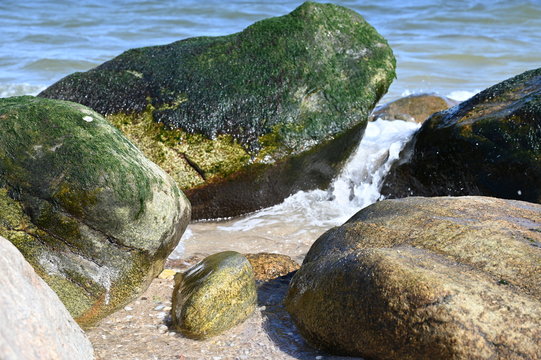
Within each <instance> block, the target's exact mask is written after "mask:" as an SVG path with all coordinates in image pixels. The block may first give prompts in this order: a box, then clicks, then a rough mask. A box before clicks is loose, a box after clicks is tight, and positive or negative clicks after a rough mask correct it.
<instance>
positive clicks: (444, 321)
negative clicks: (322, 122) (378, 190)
mask: <svg viewBox="0 0 541 360" xmlns="http://www.w3.org/2000/svg"><path fill="white" fill-rule="evenodd" d="M286 308H287V310H288V311H289V312H290V313H291V315H292V317H293V319H294V320H295V323H296V324H297V327H298V328H299V330H300V331H301V333H302V334H303V336H304V337H305V338H306V339H307V340H308V341H309V342H311V343H312V344H314V345H315V346H317V347H321V348H324V349H327V350H328V351H330V352H333V353H340V354H348V355H355V356H362V357H365V358H367V359H412V360H413V359H415V360H421V359H502V360H503V359H541V327H540V326H539V325H540V324H541V205H538V204H532V203H527V202H522V201H516V200H502V199H494V198H487V197H459V198H451V197H445V198H418V197H411V198H406V199H401V200H384V201H381V202H379V203H376V204H374V205H371V206H369V207H367V208H365V209H363V210H361V211H360V212H359V213H357V214H356V215H355V216H354V217H352V218H351V219H350V220H349V221H348V222H347V223H345V224H344V225H343V226H341V227H336V228H334V229H331V230H329V231H328V232H326V233H325V234H323V235H322V236H321V237H320V238H319V239H318V240H317V241H316V242H315V243H314V245H313V246H312V247H311V249H310V251H309V252H308V254H307V256H306V259H305V261H304V263H303V265H302V266H301V269H300V270H299V271H298V272H297V273H296V275H295V276H294V277H293V280H292V282H291V284H290V288H289V292H288V295H287V298H286Z"/></svg>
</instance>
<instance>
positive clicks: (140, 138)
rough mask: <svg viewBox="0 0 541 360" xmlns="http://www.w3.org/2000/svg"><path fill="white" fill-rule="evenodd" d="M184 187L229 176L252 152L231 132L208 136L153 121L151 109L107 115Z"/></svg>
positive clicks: (248, 158) (247, 159) (243, 164)
mask: <svg viewBox="0 0 541 360" xmlns="http://www.w3.org/2000/svg"><path fill="white" fill-rule="evenodd" d="M107 118H108V120H109V121H110V122H111V123H112V124H113V125H115V126H116V127H117V128H118V129H120V130H121V131H122V132H123V133H124V134H125V135H126V136H127V137H128V139H130V140H131V141H132V142H133V143H134V144H136V145H137V147H138V148H139V149H141V151H143V153H144V154H145V155H146V156H147V157H148V158H149V159H150V160H152V161H153V162H155V163H156V164H157V165H159V166H160V167H161V168H162V169H164V170H165V171H166V172H167V173H169V175H171V176H172V177H173V178H174V179H175V180H176V181H177V184H178V185H179V186H180V188H182V189H189V188H192V187H195V186H198V185H201V184H203V183H205V182H206V181H211V180H212V179H213V178H214V177H226V176H228V175H229V174H232V173H234V172H236V171H238V170H240V169H242V168H243V167H245V166H247V165H248V164H249V163H250V159H251V157H250V155H249V154H248V152H247V151H246V150H245V149H244V148H243V147H242V146H241V145H240V144H239V143H238V142H237V141H235V140H234V139H233V137H232V136H231V135H218V136H217V137H216V138H215V139H208V138H206V137H205V136H203V135H201V134H190V133H188V132H186V131H183V130H181V129H168V128H167V126H165V125H164V124H163V123H157V122H155V121H153V119H152V115H151V112H150V111H145V112H144V113H141V114H130V115H125V114H116V115H110V116H108V117H107Z"/></svg>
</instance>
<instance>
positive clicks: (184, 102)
mask: <svg viewBox="0 0 541 360" xmlns="http://www.w3.org/2000/svg"><path fill="white" fill-rule="evenodd" d="M394 77H395V59H394V57H393V54H392V51H391V49H390V47H389V46H388V44H387V42H386V41H385V39H384V38H383V37H382V36H381V35H379V34H378V33H377V32H376V30H375V29H374V28H373V27H372V26H370V25H369V24H368V23H367V22H366V21H365V20H364V19H363V18H362V17H361V16H360V15H359V14H357V13H355V12H354V11H352V10H349V9H346V8H343V7H340V6H336V5H332V4H318V3H312V2H307V3H304V4H303V5H301V6H300V7H298V8H297V9H295V10H294V11H293V12H291V13H290V14H288V15H285V16H281V17H276V18H270V19H266V20H263V21H259V22H257V23H255V24H253V25H251V26H249V27H248V28H246V29H245V30H244V31H242V32H239V33H236V34H232V35H228V36H221V37H198V38H190V39H186V40H182V41H178V42H174V43H172V44H169V45H164V46H153V47H146V48H140V49H133V50H129V51H127V52H125V53H123V54H122V55H120V56H118V57H116V58H114V59H113V60H111V61H108V62H106V63H104V64H102V65H100V66H98V67H97V68H95V69H92V70H90V71H88V72H85V73H74V74H72V75H69V76H67V77H66V78H64V79H62V80H60V81H59V82H57V83H56V84H54V85H52V86H51V87H49V88H48V89H46V90H45V91H43V92H42V93H41V94H40V95H39V96H42V97H48V98H57V99H62V100H71V101H75V102H78V103H81V104H84V105H87V106H89V107H91V108H93V109H94V110H96V111H98V112H100V113H102V114H104V115H107V118H108V120H110V121H111V122H112V123H113V124H114V125H115V126H117V127H118V128H119V129H121V130H122V131H123V132H124V133H125V134H126V135H127V136H128V137H129V138H130V140H132V141H133V142H134V143H135V144H136V145H137V146H138V147H139V148H140V149H141V150H142V151H143V152H144V153H145V154H146V155H147V156H148V157H149V158H150V159H151V160H152V161H154V162H155V163H157V164H158V165H160V166H161V167H162V168H163V169H165V170H166V171H167V172H168V173H169V174H170V175H172V176H173V178H174V179H175V180H176V181H177V182H178V184H179V186H180V187H181V189H182V190H184V191H185V192H186V195H187V196H188V198H189V199H190V201H191V202H192V206H193V211H194V213H193V217H194V218H195V219H198V218H210V217H224V216H233V215H238V214H241V213H245V212H248V211H253V210H256V209H259V208H261V207H265V206H269V205H273V204H276V203H279V202H281V201H282V200H283V199H284V198H285V197H287V196H288V195H290V194H292V193H294V192H296V191H298V190H301V189H312V188H317V187H320V188H323V187H326V186H327V185H328V184H329V182H330V180H331V179H332V178H333V177H334V176H335V175H336V173H337V171H338V169H339V168H340V166H341V165H342V163H343V161H344V160H345V159H347V157H348V156H349V155H350V153H351V151H352V150H353V148H354V147H355V146H356V145H357V144H358V142H359V140H360V138H361V137H362V133H363V130H364V128H365V126H366V120H367V116H368V115H369V114H370V112H371V110H372V109H373V107H374V106H375V104H376V103H377V101H378V100H379V99H380V97H381V96H382V95H383V94H384V93H385V92H386V91H387V88H388V86H389V85H390V83H391V81H392V80H393V78H394Z"/></svg>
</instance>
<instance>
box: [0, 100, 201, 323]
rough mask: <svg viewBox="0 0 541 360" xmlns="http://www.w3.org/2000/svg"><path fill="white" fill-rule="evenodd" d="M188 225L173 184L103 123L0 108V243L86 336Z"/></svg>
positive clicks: (78, 112)
mask: <svg viewBox="0 0 541 360" xmlns="http://www.w3.org/2000/svg"><path fill="white" fill-rule="evenodd" d="M189 218H190V205H189V202H188V201H187V199H186V198H185V197H184V195H183V194H182V192H181V191H180V190H179V189H178V187H177V185H176V184H175V182H174V181H173V179H172V178H171V177H170V176H169V175H167V174H166V173H165V172H164V171H163V170H161V169H160V168H159V167H158V166H156V164H154V163H152V162H151V161H149V160H148V159H146V158H145V157H144V155H143V153H142V152H141V151H139V150H138V149H137V148H136V147H135V146H134V145H133V144H132V143H130V142H129V141H128V140H127V139H126V138H125V137H124V136H123V135H122V134H121V133H120V131H118V130H117V129H115V128H114V127H113V126H111V125H110V124H109V123H108V122H107V121H106V120H105V119H104V118H103V117H102V116H101V115H99V114H97V113H96V112H94V111H92V110H90V109H89V108H87V107H84V106H82V105H79V104H75V103H70V102H66V101H58V100H49V99H41V98H34V97H30V96H24V97H15V98H5V99H0V235H1V236H4V237H5V238H7V239H8V240H10V241H11V242H12V243H13V244H14V245H15V246H16V247H17V248H18V249H19V250H20V251H21V253H22V254H23V255H24V256H25V258H26V259H27V260H28V261H29V262H30V264H32V266H33V267H34V268H35V269H36V272H37V273H38V274H39V275H40V276H41V277H42V278H43V279H44V280H45V281H46V282H47V283H48V284H49V286H50V287H51V288H52V289H53V290H54V291H55V292H56V293H57V294H58V296H59V297H60V299H61V300H62V302H63V303H64V304H65V305H66V307H67V309H68V310H69V311H70V313H71V314H72V316H73V317H74V318H75V320H76V321H77V322H78V323H79V324H80V325H82V326H85V327H87V326H90V325H92V324H94V323H95V322H96V321H97V320H99V319H101V318H103V317H104V316H106V315H107V314H109V313H111V312H113V311H115V310H116V309H118V308H120V307H122V306H124V305H125V304H126V303H127V302H129V301H130V300H131V299H133V298H135V297H136V296H137V295H138V294H140V293H141V292H142V291H143V290H144V289H146V287H147V286H148V284H149V283H150V281H151V280H152V279H153V278H154V277H155V276H156V275H158V274H159V272H160V271H161V269H162V267H163V263H164V261H165V259H166V257H167V256H168V254H169V253H170V252H171V251H172V250H173V248H174V247H175V246H176V244H177V243H178V241H179V239H180V236H181V235H182V233H183V232H184V229H185V227H186V226H187V223H188V221H189Z"/></svg>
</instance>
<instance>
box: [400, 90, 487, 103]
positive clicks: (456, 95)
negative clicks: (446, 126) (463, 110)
mask: <svg viewBox="0 0 541 360" xmlns="http://www.w3.org/2000/svg"><path fill="white" fill-rule="evenodd" d="M480 91H481V90H480V89H476V90H474V91H468V90H455V91H451V92H450V93H448V94H446V95H445V96H446V97H448V98H450V99H453V100H456V101H465V100H468V99H469V98H471V97H472V96H473V95H475V94H477V93H478V92H480ZM426 93H435V94H438V92H433V91H432V92H431V91H424V90H416V91H412V90H410V89H406V90H404V91H402V93H401V94H400V97H406V96H410V95H416V94H426Z"/></svg>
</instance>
